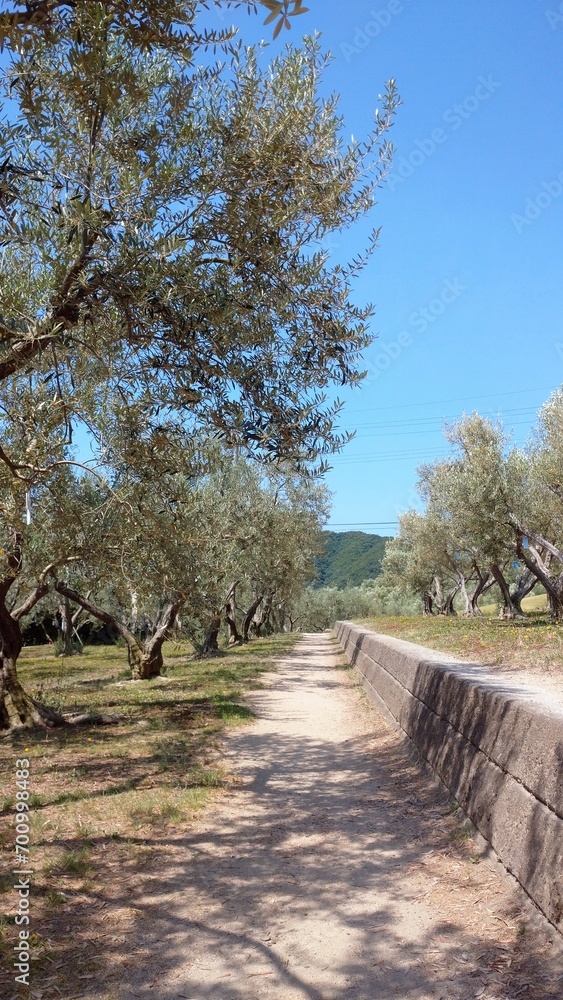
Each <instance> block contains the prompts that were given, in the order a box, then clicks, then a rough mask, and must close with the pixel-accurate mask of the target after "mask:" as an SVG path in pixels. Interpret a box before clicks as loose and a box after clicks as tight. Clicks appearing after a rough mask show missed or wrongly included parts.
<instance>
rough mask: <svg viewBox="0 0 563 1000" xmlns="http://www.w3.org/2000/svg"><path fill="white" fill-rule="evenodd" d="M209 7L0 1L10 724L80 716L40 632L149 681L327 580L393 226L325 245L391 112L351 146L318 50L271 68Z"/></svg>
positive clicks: (277, 13)
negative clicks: (52, 679) (356, 286)
mask: <svg viewBox="0 0 563 1000" xmlns="http://www.w3.org/2000/svg"><path fill="white" fill-rule="evenodd" d="M213 6H214V3H213V2H211V0H210V3H205V2H202V3H197V2H196V3H194V2H189V3H188V2H183V0H162V2H159V3H156V4H154V3H150V4H148V3H146V2H144V0H142V2H141V3H139V4H134V5H133V4H127V3H123V2H121V0H115V2H111V3H109V2H101V0H100V2H97V0H94V2H83V0H77V2H73V3H64V2H60V0H43V2H37V3H32V4H30V3H6V4H4V5H3V6H2V8H1V9H0V47H1V48H2V50H3V54H2V60H1V62H0V88H1V91H2V100H3V104H2V128H1V130H0V245H1V255H0V514H1V518H0V521H1V523H0V532H1V544H0V547H1V552H0V562H1V568H0V636H1V648H0V662H1V671H0V725H1V726H2V727H4V728H5V727H7V726H9V725H10V722H11V721H14V719H15V718H17V719H18V720H19V721H20V722H21V723H23V724H26V725H29V724H37V723H39V722H42V723H44V724H45V723H46V724H56V723H57V722H60V721H61V720H60V719H57V718H56V717H55V715H54V713H53V712H52V711H51V709H50V708H49V707H48V706H45V705H41V704H39V703H37V702H36V701H34V700H33V699H32V698H30V696H29V695H28V694H27V693H26V691H25V685H24V684H22V683H21V680H20V678H19V677H18V672H17V659H18V656H19V653H20V651H21V646H22V641H23V629H24V628H25V623H26V621H30V620H34V621H40V619H41V616H44V615H49V616H53V614H56V613H58V614H59V618H60V619H61V621H62V622H64V623H65V625H64V636H65V644H66V652H71V651H72V628H73V627H74V623H75V622H76V621H77V620H78V618H79V617H80V616H82V620H83V621H84V620H89V621H94V620H95V621H97V622H101V623H103V624H104V625H105V626H106V627H107V628H108V629H109V630H110V631H111V633H112V634H114V635H118V636H120V637H121V640H122V641H123V642H125V644H126V646H127V651H128V657H129V663H130V666H131V671H132V674H133V676H134V677H138V678H141V679H148V678H150V677H153V676H155V675H157V674H158V673H159V672H160V670H161V668H162V645H163V642H164V640H165V639H166V638H167V637H168V636H169V635H170V633H171V631H172V629H174V628H178V627H179V626H180V625H181V627H182V628H183V629H184V632H185V633H186V634H188V635H189V637H190V639H191V641H192V643H193V645H194V646H195V648H196V649H199V650H201V651H202V652H205V653H212V652H213V651H214V650H216V648H217V642H218V634H219V630H220V629H221V628H223V627H226V628H227V630H228V633H229V635H230V638H231V641H235V642H238V641H244V640H246V639H248V638H249V637H250V636H251V635H252V634H255V635H256V634H257V635H260V634H261V633H263V632H264V631H267V630H269V629H273V628H284V627H287V626H288V622H289V619H288V617H287V616H288V613H289V611H290V605H291V602H292V601H294V600H296V599H297V597H298V595H299V593H300V590H301V588H302V587H303V586H304V585H305V583H306V581H307V580H308V579H310V578H311V576H312V573H313V563H314V556H315V554H316V552H317V549H318V537H319V536H318V532H319V529H320V527H321V526H322V524H323V523H324V521H325V520H326V517H327V512H328V500H327V495H326V491H325V490H324V488H323V487H322V486H321V485H319V484H318V479H317V478H316V476H318V475H319V474H321V473H322V472H323V470H324V469H325V468H326V457H327V456H330V455H331V454H332V453H334V452H335V451H338V450H339V449H340V448H341V447H342V445H343V444H344V443H345V442H346V440H347V439H348V436H347V434H346V433H342V432H341V431H340V430H339V426H338V420H339V413H340V409H341V404H340V403H339V401H338V399H335V398H334V393H333V392H332V388H333V387H335V386H339V385H354V384H356V383H358V382H359V381H360V380H361V378H362V375H363V373H362V365H361V360H362V358H361V355H362V351H363V349H364V348H365V347H366V345H367V344H368V343H369V342H370V335H369V329H368V325H369V318H370V316H371V312H372V309H371V306H370V305H369V304H366V305H358V304H357V303H356V302H355V301H354V300H353V297H352V288H353V279H354V275H355V274H356V273H357V271H358V270H359V269H360V268H361V267H362V266H363V264H364V263H365V261H366V260H367V258H368V256H369V254H370V253H371V252H372V250H373V248H374V246H375V243H376V238H377V234H376V233H374V234H373V237H372V239H371V241H370V243H369V245H368V246H367V247H366V248H365V253H363V254H360V255H359V256H358V257H357V258H356V259H355V260H354V261H352V262H350V263H349V264H348V265H346V264H343V263H335V262H334V261H332V260H331V259H330V256H329V254H328V253H327V251H326V250H325V249H323V243H324V241H325V239H326V237H327V236H329V235H330V234H332V233H335V232H339V231H342V230H345V229H347V228H349V227H350V226H353V225H354V223H355V222H357V221H358V220H360V219H362V218H363V217H364V216H365V215H366V214H368V213H369V212H370V210H371V208H372V206H373V203H374V192H375V189H376V187H377V185H378V183H379V181H380V180H381V177H382V175H383V173H384V172H385V171H386V169H387V168H388V165H389V161H390V156H391V152H392V149H391V146H390V144H389V142H388V139H387V133H388V130H389V128H390V126H391V124H392V120H393V116H394V112H395V109H396V106H397V104H398V98H397V94H396V90H395V85H394V83H393V81H391V82H390V83H389V84H388V85H387V88H386V91H385V94H384V96H383V98H382V99H381V102H380V109H379V111H377V112H376V113H375V118H374V126H373V131H372V133H371V134H370V135H369V136H367V137H366V138H365V139H364V140H363V141H361V142H357V141H352V142H348V143H347V142H345V141H344V139H343V134H342V133H343V129H342V121H341V119H340V117H339V113H338V107H337V100H336V98H334V97H331V98H327V99H324V98H321V97H320V96H319V86H320V81H321V78H322V73H323V70H324V67H325V65H326V62H327V60H326V57H325V56H324V55H323V54H322V52H321V50H320V47H319V42H318V40H317V39H316V38H308V39H305V40H304V41H303V43H302V44H301V45H298V46H294V45H293V46H291V45H290V46H287V47H286V48H285V50H284V51H283V52H282V53H281V54H280V55H279V56H277V57H275V58H274V59H273V60H271V61H270V63H269V64H267V63H266V59H265V56H264V53H262V52H261V51H260V49H254V48H252V47H245V46H244V45H242V43H241V42H239V40H238V39H237V38H236V33H235V32H234V30H233V29H228V30H223V29H221V30H215V29H212V28H210V27H209V22H208V20H207V21H206V16H207V14H208V12H209V9H210V8H211V7H213ZM225 6H230V5H229V4H226V5H225ZM232 6H234V7H237V6H243V7H244V6H248V7H250V8H255V5H254V4H236V3H235V4H233V5H232ZM258 6H259V7H260V6H263V7H265V8H267V11H266V13H267V17H266V21H267V22H268V23H269V24H270V25H273V29H272V30H274V32H275V33H278V32H279V31H280V30H281V29H282V28H287V27H288V26H289V24H290V21H289V18H291V17H294V16H295V15H297V14H300V13H304V12H305V8H304V7H303V6H302V4H301V3H300V2H299V0H297V2H292V3H273V2H272V3H270V2H264V3H263V4H259V5H258ZM217 53H219V56H220V59H217Z"/></svg>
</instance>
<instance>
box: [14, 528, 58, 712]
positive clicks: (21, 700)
mask: <svg viewBox="0 0 563 1000" xmlns="http://www.w3.org/2000/svg"><path fill="white" fill-rule="evenodd" d="M21 545H22V539H21V536H19V535H16V536H15V539H14V549H13V552H12V553H11V554H10V555H9V556H8V574H7V575H6V576H5V577H4V578H3V579H2V580H1V581H0V728H2V729H9V728H10V713H9V711H8V705H7V703H6V699H7V697H9V698H10V701H11V702H12V705H13V706H14V709H15V711H16V713H17V715H18V718H19V720H20V722H21V723H22V725H24V726H30V727H31V726H62V725H64V724H65V721H64V719H63V717H62V716H61V715H59V713H58V712H55V711H53V709H50V708H47V706H45V705H42V704H41V703H40V702H38V701H35V699H34V698H31V697H30V695H28V694H27V692H26V691H25V689H24V688H23V686H22V684H21V683H20V681H19V678H18V673H17V666H16V664H17V660H18V656H19V655H20V653H21V648H22V645H23V638H22V630H21V625H20V620H21V619H22V618H23V617H24V616H25V615H26V614H29V612H30V611H32V609H33V608H34V607H35V605H36V604H37V603H38V602H39V601H40V600H41V598H42V597H44V596H45V594H46V593H47V592H48V590H49V587H48V585H47V584H46V583H45V578H46V575H47V573H48V572H49V571H50V570H51V568H52V567H51V566H48V567H47V568H46V569H45V570H44V571H43V573H42V574H41V576H40V578H39V582H38V584H37V586H36V587H35V590H33V591H32V592H31V593H30V594H29V595H28V597H27V598H26V599H25V601H23V603H22V604H20V606H19V607H18V608H16V609H15V610H12V611H9V610H8V608H7V606H6V600H7V597H8V593H9V590H10V588H11V587H12V586H13V584H14V582H15V580H16V578H17V576H18V574H19V573H20V572H21V566H22V551H21Z"/></svg>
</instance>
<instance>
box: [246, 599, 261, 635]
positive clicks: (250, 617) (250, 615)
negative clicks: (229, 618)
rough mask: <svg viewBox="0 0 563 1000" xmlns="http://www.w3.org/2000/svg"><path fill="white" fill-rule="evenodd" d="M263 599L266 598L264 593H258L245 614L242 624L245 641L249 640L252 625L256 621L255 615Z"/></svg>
mask: <svg viewBox="0 0 563 1000" xmlns="http://www.w3.org/2000/svg"><path fill="white" fill-rule="evenodd" d="M263 600H264V594H259V595H257V596H256V597H255V598H254V600H253V602H252V604H251V605H250V607H249V609H248V611H247V612H246V614H245V616H244V622H243V624H242V637H243V640H244V642H248V639H249V636H250V627H251V625H252V623H253V621H254V615H255V614H256V612H257V610H258V608H259V607H260V605H261V603H262V601H263Z"/></svg>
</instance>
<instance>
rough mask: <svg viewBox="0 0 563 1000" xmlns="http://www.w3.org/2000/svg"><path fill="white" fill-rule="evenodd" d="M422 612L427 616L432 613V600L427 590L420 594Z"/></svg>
mask: <svg viewBox="0 0 563 1000" xmlns="http://www.w3.org/2000/svg"><path fill="white" fill-rule="evenodd" d="M422 614H423V615H427V616H428V615H433V614H434V600H433V598H432V594H431V593H429V591H428V590H425V591H424V593H423V595H422Z"/></svg>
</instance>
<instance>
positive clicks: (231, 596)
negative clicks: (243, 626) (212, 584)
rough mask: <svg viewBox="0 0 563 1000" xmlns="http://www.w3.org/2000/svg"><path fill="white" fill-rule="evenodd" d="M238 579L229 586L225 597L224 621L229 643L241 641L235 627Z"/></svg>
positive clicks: (240, 636)
mask: <svg viewBox="0 0 563 1000" xmlns="http://www.w3.org/2000/svg"><path fill="white" fill-rule="evenodd" d="M238 582H239V581H238V580H237V581H236V582H235V583H233V585H232V586H231V588H230V590H229V592H228V594H227V596H226V598H225V622H226V624H227V629H228V632H229V643H232V644H233V645H234V644H235V643H236V642H242V635H241V634H240V632H239V630H238V627H237V608H236V590H237V585H238Z"/></svg>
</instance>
